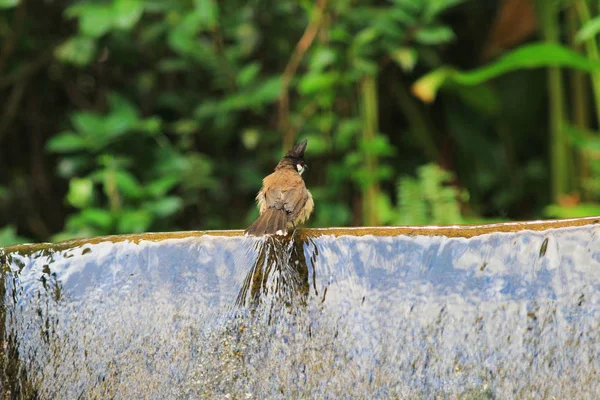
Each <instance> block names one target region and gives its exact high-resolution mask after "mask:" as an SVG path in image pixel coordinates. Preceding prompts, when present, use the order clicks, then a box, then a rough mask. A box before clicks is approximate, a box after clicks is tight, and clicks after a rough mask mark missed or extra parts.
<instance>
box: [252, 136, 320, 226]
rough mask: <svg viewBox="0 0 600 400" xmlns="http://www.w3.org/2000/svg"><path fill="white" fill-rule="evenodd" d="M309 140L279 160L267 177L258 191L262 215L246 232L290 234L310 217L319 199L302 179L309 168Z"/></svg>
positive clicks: (259, 208)
mask: <svg viewBox="0 0 600 400" xmlns="http://www.w3.org/2000/svg"><path fill="white" fill-rule="evenodd" d="M307 142H308V140H306V139H305V140H303V141H302V142H300V143H298V144H297V145H295V146H294V148H293V149H292V150H290V151H288V152H287V154H286V155H285V156H283V158H282V159H281V161H279V163H278V164H277V166H276V167H275V171H274V172H273V173H272V174H270V175H267V176H266V177H265V178H264V179H263V182H262V188H261V189H260V191H259V192H258V194H257V195H256V202H257V204H258V210H259V212H260V215H259V217H258V218H257V219H256V221H254V223H253V224H252V225H250V226H249V227H248V228H247V229H246V230H245V231H244V234H245V235H246V236H248V235H254V236H260V235H280V236H287V234H288V232H289V231H290V230H292V231H293V229H295V228H296V225H299V224H302V223H303V222H305V221H306V220H307V219H308V217H310V214H311V213H312V211H313V208H314V206H315V203H314V201H313V198H312V195H311V194H310V192H309V191H308V189H307V188H306V185H305V184H304V180H303V179H302V173H304V171H306V170H307V169H308V166H307V165H306V163H305V162H304V151H305V150H306V144H307Z"/></svg>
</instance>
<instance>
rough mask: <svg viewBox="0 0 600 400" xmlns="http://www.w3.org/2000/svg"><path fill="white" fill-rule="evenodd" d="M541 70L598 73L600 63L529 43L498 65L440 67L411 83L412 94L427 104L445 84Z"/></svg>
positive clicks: (555, 46)
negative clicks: (524, 70)
mask: <svg viewBox="0 0 600 400" xmlns="http://www.w3.org/2000/svg"><path fill="white" fill-rule="evenodd" d="M541 67H567V68H573V69H578V70H582V71H587V72H593V71H598V70H600V63H599V62H596V61H592V60H589V59H587V58H586V57H584V56H582V55H581V54H579V53H577V52H575V51H573V50H570V49H569V48H567V47H564V46H561V45H559V44H555V43H546V42H544V43H533V44H529V45H525V46H521V47H520V48H518V49H517V50H514V51H512V52H510V53H508V54H506V55H505V56H504V57H502V58H500V59H499V60H498V61H496V62H494V63H492V64H489V65H486V66H484V67H481V68H478V69H475V70H473V71H469V72H463V71H459V70H456V69H454V68H452V67H441V68H439V69H436V70H434V71H432V72H430V73H428V74H427V75H425V76H423V77H422V78H420V79H419V80H418V81H417V82H415V83H414V84H413V86H412V91H413V93H414V94H415V95H416V96H417V97H419V98H420V99H421V100H423V101H425V102H431V101H433V100H434V99H435V96H436V95H437V92H438V91H439V90H440V88H441V87H442V86H443V85H444V84H446V83H448V82H453V83H456V84H459V85H479V84H481V83H483V82H486V81H488V80H490V79H493V78H495V77H497V76H500V75H502V74H506V73H507V72H510V71H515V70H518V69H531V68H541Z"/></svg>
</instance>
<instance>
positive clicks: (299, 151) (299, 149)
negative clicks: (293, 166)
mask: <svg viewBox="0 0 600 400" xmlns="http://www.w3.org/2000/svg"><path fill="white" fill-rule="evenodd" d="M307 143H308V140H307V139H304V140H303V141H301V142H300V143H298V144H297V145H295V146H294V148H293V149H291V150H290V151H288V153H287V154H286V155H285V158H304V150H306V144H307Z"/></svg>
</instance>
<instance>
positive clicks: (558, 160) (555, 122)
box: [537, 0, 569, 203]
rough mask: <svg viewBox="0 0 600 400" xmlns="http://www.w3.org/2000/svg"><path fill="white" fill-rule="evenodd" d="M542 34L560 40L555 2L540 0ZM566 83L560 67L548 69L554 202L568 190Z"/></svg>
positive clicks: (552, 39) (549, 38) (556, 40)
mask: <svg viewBox="0 0 600 400" xmlns="http://www.w3.org/2000/svg"><path fill="white" fill-rule="evenodd" d="M537 8H538V15H539V18H540V26H541V28H542V34H543V36H544V39H545V40H546V41H547V42H551V43H558V42H559V34H560V32H559V26H558V21H557V17H558V8H557V6H556V4H555V3H554V2H552V1H546V0H538V2H537ZM562 88H563V82H562V76H561V71H560V68H558V67H550V68H548V95H549V102H550V104H549V126H550V164H551V181H552V199H553V201H554V202H555V203H557V202H558V201H559V199H560V198H561V197H562V196H563V195H565V194H566V193H567V192H568V190H569V173H568V168H569V162H568V159H569V154H568V147H567V141H566V140H565V136H564V133H563V132H562V126H563V121H564V116H565V112H564V103H563V93H562Z"/></svg>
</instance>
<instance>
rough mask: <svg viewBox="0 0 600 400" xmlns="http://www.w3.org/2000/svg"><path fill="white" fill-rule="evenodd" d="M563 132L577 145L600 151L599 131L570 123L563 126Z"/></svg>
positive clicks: (581, 147)
mask: <svg viewBox="0 0 600 400" xmlns="http://www.w3.org/2000/svg"><path fill="white" fill-rule="evenodd" d="M563 132H565V133H566V134H567V137H568V138H569V140H570V141H571V143H572V144H573V145H575V146H576V147H579V148H580V149H584V150H589V151H600V137H599V136H598V133H597V132H593V131H590V130H588V129H582V128H578V127H576V126H573V125H569V124H565V125H564V126H563Z"/></svg>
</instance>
